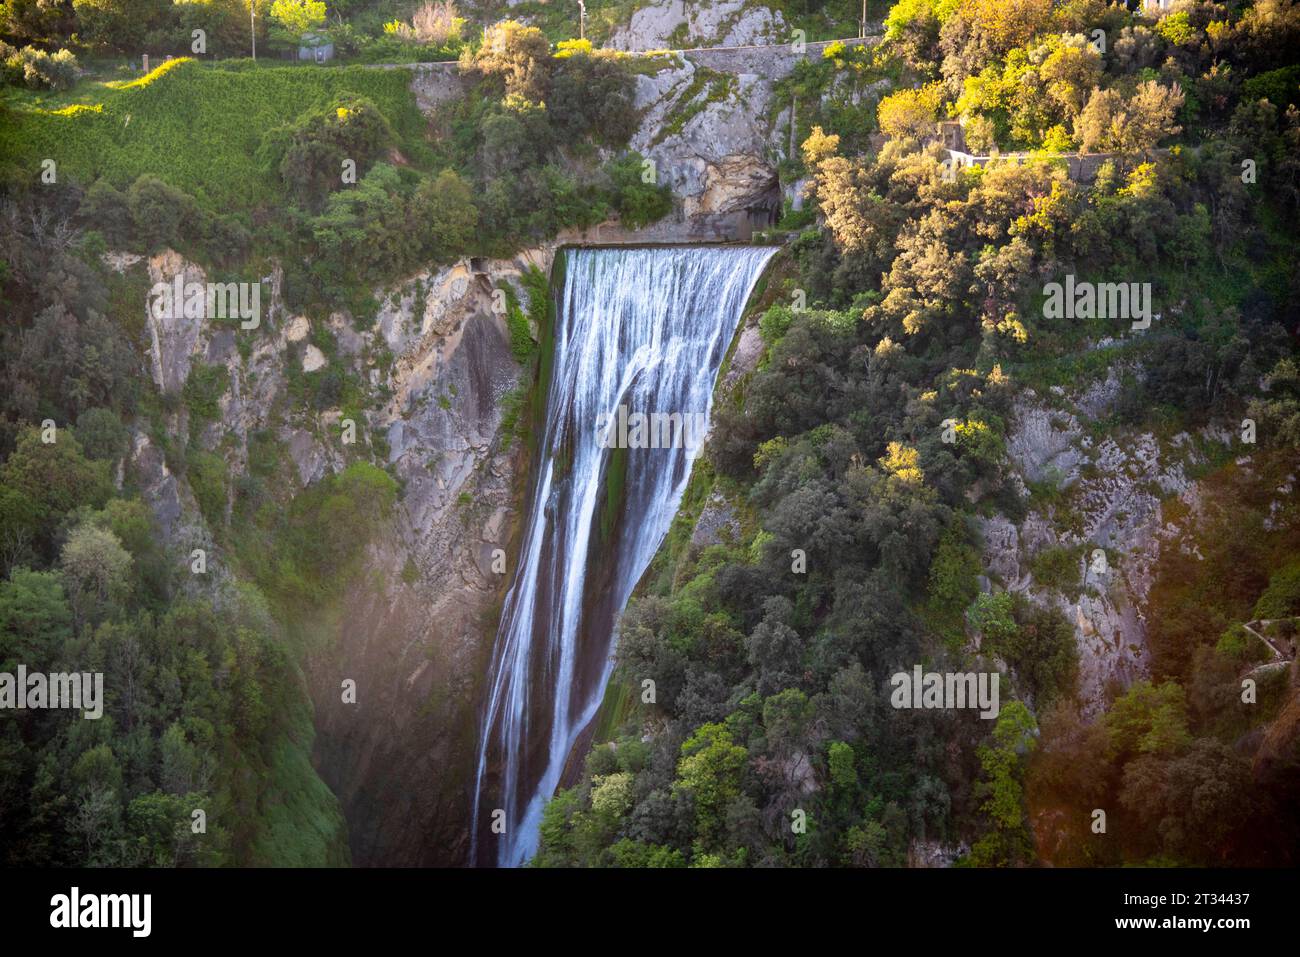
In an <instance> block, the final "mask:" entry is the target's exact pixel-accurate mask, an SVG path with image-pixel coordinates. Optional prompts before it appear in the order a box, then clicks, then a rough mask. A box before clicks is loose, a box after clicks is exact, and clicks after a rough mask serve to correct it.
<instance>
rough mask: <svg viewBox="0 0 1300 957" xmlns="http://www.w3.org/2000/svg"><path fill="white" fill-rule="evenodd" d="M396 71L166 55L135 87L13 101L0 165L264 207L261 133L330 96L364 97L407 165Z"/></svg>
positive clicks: (269, 194)
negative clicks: (155, 183)
mask: <svg viewBox="0 0 1300 957" xmlns="http://www.w3.org/2000/svg"><path fill="white" fill-rule="evenodd" d="M410 80H411V76H410V72H409V71H408V70H403V69H386V70H372V69H366V68H364V67H359V66H352V67H317V66H306V67H303V66H271V67H257V68H256V69H245V68H242V67H241V65H240V64H229V65H225V66H209V65H207V64H202V63H198V62H196V61H193V60H188V59H185V60H173V61H171V62H169V63H165V64H163V65H162V66H160V67H158V68H157V69H156V70H154V71H152V72H151V73H149V74H148V75H147V76H143V77H141V78H140V79H138V80H132V81H129V82H121V81H114V82H89V83H81V84H78V85H77V87H75V88H74V89H72V90H70V91H68V92H67V93H65V94H62V95H60V96H58V97H52V96H45V97H41V98H39V99H36V98H31V99H29V100H27V101H26V102H24V101H22V100H20V101H19V102H18V103H17V104H15V105H16V109H15V110H14V112H13V113H12V116H11V119H12V120H13V122H12V123H11V126H10V130H9V131H8V132H7V133H6V134H4V138H3V140H0V162H3V163H14V164H16V165H18V166H19V167H20V168H22V169H26V170H31V171H33V173H32V175H33V177H35V176H36V174H37V173H38V172H39V170H40V163H41V160H43V159H45V158H51V159H54V160H55V162H56V163H57V164H58V170H59V174H60V175H61V176H71V177H72V178H74V179H75V180H77V181H80V182H82V183H87V184H88V183H90V182H93V181H94V180H95V179H98V178H99V177H101V176H104V177H107V178H108V179H109V181H110V182H112V183H113V185H115V186H117V187H119V188H124V187H126V186H129V185H130V184H131V182H133V181H134V180H135V178H136V177H138V176H140V175H141V174H143V173H152V174H154V175H155V176H158V177H160V178H161V179H164V180H166V181H167V182H169V183H171V184H172V185H173V186H178V187H180V188H181V189H184V190H185V191H187V192H189V193H191V194H193V195H194V196H195V197H196V198H198V199H199V200H200V201H202V202H205V203H206V204H207V205H209V206H210V207H212V208H214V209H216V210H218V211H221V212H226V211H230V210H232V209H239V208H251V207H256V206H257V205H259V204H262V203H269V202H274V201H275V200H276V199H277V196H278V189H277V187H276V184H275V182H274V181H273V179H272V178H271V177H270V176H269V175H268V174H267V171H264V170H263V169H261V168H260V167H259V166H258V164H257V160H256V158H255V153H256V151H257V148H258V146H259V144H260V143H261V140H262V136H263V135H264V134H265V132H266V131H267V130H269V129H272V128H274V127H276V126H280V125H282V124H284V123H287V122H290V121H292V120H293V119H295V118H296V117H298V116H299V115H300V114H301V113H303V112H304V111H306V110H308V109H311V108H316V107H321V106H325V105H327V104H328V103H329V102H330V101H331V100H333V99H334V98H335V97H336V96H338V95H339V94H342V93H355V94H359V95H362V96H366V97H369V98H370V99H372V100H374V101H375V103H376V104H377V105H378V106H379V108H380V109H381V110H382V111H383V113H384V115H385V116H386V117H388V119H389V122H390V123H392V125H393V127H394V129H395V130H396V132H397V133H398V135H399V137H401V139H402V140H403V143H402V152H403V154H404V155H405V156H406V157H407V159H409V160H411V161H412V162H413V163H415V164H416V165H422V160H423V159H424V157H425V156H426V155H427V153H426V151H425V150H424V148H423V144H422V142H421V137H420V131H421V130H422V129H423V125H424V121H423V117H422V116H421V114H420V111H419V109H418V108H417V107H416V105H415V100H414V97H413V96H412V95H411V93H410V90H409V89H408V87H409V84H410Z"/></svg>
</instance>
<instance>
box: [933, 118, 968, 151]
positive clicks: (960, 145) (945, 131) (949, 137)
mask: <svg viewBox="0 0 1300 957" xmlns="http://www.w3.org/2000/svg"><path fill="white" fill-rule="evenodd" d="M939 142H941V143H942V144H943V148H944V149H946V150H954V151H956V152H958V153H964V152H966V131H965V130H964V129H962V125H961V124H960V123H958V122H957V121H956V120H943V121H942V122H941V123H940V124H939Z"/></svg>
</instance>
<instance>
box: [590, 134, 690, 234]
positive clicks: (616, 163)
mask: <svg viewBox="0 0 1300 957" xmlns="http://www.w3.org/2000/svg"><path fill="white" fill-rule="evenodd" d="M605 169H606V171H607V172H608V173H609V178H610V180H611V181H612V183H613V205H614V208H615V209H617V210H618V214H619V218H620V219H621V220H622V221H623V225H625V226H627V227H628V228H629V229H640V228H641V227H642V226H646V225H649V224H650V223H653V222H654V221H655V220H657V219H662V218H663V217H664V216H666V215H668V212H669V211H670V210H671V209H672V208H673V198H672V193H671V191H669V189H668V187H667V186H661V185H658V184H656V183H647V182H645V179H644V177H643V175H642V171H643V169H644V160H643V159H642V157H641V154H640V153H637V152H630V153H625V154H624V155H622V156H620V157H619V158H618V159H616V160H613V161H611V162H610V163H609V165H608V166H606V167H605Z"/></svg>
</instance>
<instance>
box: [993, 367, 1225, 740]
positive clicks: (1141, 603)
mask: <svg viewBox="0 0 1300 957" xmlns="http://www.w3.org/2000/svg"><path fill="white" fill-rule="evenodd" d="M1122 371H1123V370H1118V369H1115V368H1112V369H1111V370H1110V372H1109V373H1108V376H1107V378H1106V379H1104V380H1100V381H1097V382H1093V383H1090V384H1087V385H1085V386H1084V387H1083V388H1082V390H1081V391H1078V392H1076V393H1070V392H1067V390H1065V389H1064V388H1059V387H1058V388H1054V389H1053V390H1052V395H1051V396H1050V398H1049V399H1044V398H1040V397H1039V396H1037V395H1036V394H1035V393H1034V392H1033V391H1032V390H1026V391H1025V392H1024V393H1022V394H1021V395H1020V396H1019V397H1018V398H1017V400H1016V403H1015V406H1014V411H1013V417H1012V422H1011V428H1010V431H1009V434H1008V436H1007V453H1008V458H1009V460H1010V464H1011V467H1012V468H1013V470H1014V473H1015V475H1016V476H1018V477H1019V478H1020V479H1021V480H1022V484H1025V485H1036V486H1037V487H1038V488H1040V489H1043V488H1049V487H1050V488H1054V489H1056V493H1055V494H1054V495H1053V496H1052V498H1051V500H1050V501H1049V502H1048V503H1046V504H1042V505H1038V506H1036V507H1031V508H1030V510H1029V512H1028V514H1027V515H1026V516H1025V518H1024V519H1023V520H1022V521H1020V522H1018V523H1017V522H1012V521H1011V520H1010V519H1008V518H1007V517H1006V516H1004V515H1001V514H995V515H992V516H990V517H987V518H985V519H983V520H982V522H981V531H982V534H983V540H984V556H983V558H984V564H985V567H986V569H987V570H988V572H989V573H990V574H991V575H992V576H993V577H994V578H995V579H997V580H998V581H999V582H1000V584H1001V585H1002V586H1003V587H1005V588H1007V589H1009V590H1012V591H1019V592H1023V593H1025V594H1026V595H1027V596H1029V597H1030V598H1031V599H1032V600H1034V601H1035V602H1038V603H1039V604H1042V605H1052V606H1056V607H1057V608H1059V609H1060V610H1061V611H1062V612H1063V613H1064V614H1065V616H1066V618H1067V619H1068V620H1069V621H1070V622H1071V623H1073V625H1074V630H1075V641H1076V645H1077V648H1078V654H1079V692H1080V696H1081V699H1082V701H1083V703H1084V712H1085V714H1087V715H1094V714H1097V713H1098V712H1099V711H1100V710H1101V709H1102V707H1103V706H1104V703H1105V695H1106V692H1107V687H1108V686H1109V685H1115V686H1118V687H1120V688H1122V687H1125V686H1127V685H1128V684H1130V683H1132V682H1133V681H1135V680H1138V679H1140V678H1143V677H1145V676H1146V674H1147V670H1148V666H1149V656H1148V652H1147V644H1146V617H1145V605H1146V601H1147V596H1148V593H1149V591H1150V588H1151V584H1152V578H1153V574H1154V569H1155V564H1156V561H1157V559H1158V557H1159V554H1160V549H1161V548H1162V547H1168V543H1169V542H1170V540H1171V538H1172V536H1173V535H1174V533H1175V529H1174V528H1173V526H1172V525H1170V524H1168V523H1167V522H1166V521H1165V519H1164V517H1163V508H1162V503H1163V501H1165V500H1166V499H1168V498H1170V497H1177V498H1179V499H1181V500H1182V501H1183V502H1184V503H1190V502H1192V501H1194V499H1195V496H1196V486H1195V484H1194V483H1193V482H1192V481H1191V480H1190V479H1189V478H1188V477H1187V474H1186V469H1187V467H1188V466H1191V465H1194V464H1196V463H1197V462H1199V461H1200V460H1201V455H1200V453H1198V452H1197V450H1196V447H1195V443H1193V442H1192V441H1190V437H1189V436H1187V435H1180V436H1175V437H1174V438H1173V440H1172V441H1170V442H1168V443H1165V444H1163V445H1162V443H1161V442H1160V441H1158V440H1157V439H1156V437H1155V436H1154V435H1151V434H1150V433H1132V434H1119V435H1115V434H1112V435H1110V436H1108V437H1107V438H1105V439H1104V440H1102V441H1100V442H1094V441H1093V439H1092V438H1091V437H1090V436H1089V435H1088V434H1087V433H1086V431H1085V427H1086V423H1087V422H1088V420H1089V419H1094V418H1097V417H1100V416H1103V415H1106V414H1107V413H1108V412H1109V410H1110V409H1111V408H1112V407H1113V403H1114V401H1115V399H1116V398H1117V397H1118V395H1119V391H1120V375H1121V373H1122ZM1131 371H1133V372H1134V374H1135V375H1138V376H1140V375H1141V374H1142V371H1141V369H1140V368H1135V369H1133V370H1131ZM1024 495H1025V496H1026V497H1027V498H1028V499H1029V501H1030V502H1031V503H1032V502H1034V501H1035V500H1034V499H1032V498H1029V491H1028V489H1026V490H1025V491H1024ZM1057 548H1068V549H1073V550H1075V551H1076V552H1077V555H1078V559H1077V560H1078V562H1079V575H1080V582H1081V585H1080V587H1079V588H1078V589H1076V590H1071V591H1068V592H1065V593H1063V592H1061V591H1059V590H1057V589H1054V588H1049V587H1046V586H1045V585H1043V584H1042V583H1040V582H1037V581H1036V580H1035V579H1034V575H1033V572H1032V570H1031V560H1032V559H1033V557H1034V556H1035V555H1037V554H1039V553H1041V552H1042V551H1044V550H1046V549H1057Z"/></svg>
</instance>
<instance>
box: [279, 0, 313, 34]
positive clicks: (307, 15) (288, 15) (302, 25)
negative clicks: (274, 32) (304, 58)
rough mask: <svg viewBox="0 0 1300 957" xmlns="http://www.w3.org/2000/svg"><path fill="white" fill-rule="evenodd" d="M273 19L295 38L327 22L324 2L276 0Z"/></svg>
mask: <svg viewBox="0 0 1300 957" xmlns="http://www.w3.org/2000/svg"><path fill="white" fill-rule="evenodd" d="M271 17H272V19H274V20H275V21H276V22H277V23H279V24H280V26H282V27H284V28H285V29H286V30H288V31H289V32H290V33H292V34H293V35H294V36H302V35H303V34H304V33H308V32H310V31H312V30H315V29H317V28H318V27H320V26H321V24H323V23H324V22H325V4H324V3H323V2H322V0H275V2H274V3H272V4H271Z"/></svg>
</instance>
